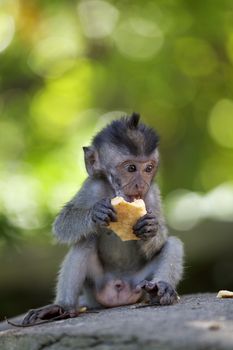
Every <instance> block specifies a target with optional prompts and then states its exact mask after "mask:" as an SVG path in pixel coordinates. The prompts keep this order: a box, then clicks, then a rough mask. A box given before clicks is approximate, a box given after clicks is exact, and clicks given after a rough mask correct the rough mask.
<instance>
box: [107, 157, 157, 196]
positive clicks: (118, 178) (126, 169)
mask: <svg viewBox="0 0 233 350" xmlns="http://www.w3.org/2000/svg"><path fill="white" fill-rule="evenodd" d="M157 167H158V160H157V159H156V158H155V157H151V158H150V159H148V158H147V159H143V158H141V159H139V158H138V157H137V158H131V159H127V160H125V161H124V162H122V163H119V164H118V165H117V166H116V167H115V169H114V171H111V183H112V186H113V188H114V189H115V192H116V195H118V196H122V197H124V198H125V199H126V200H127V201H129V202H132V201H133V200H134V199H140V198H142V199H144V198H145V196H146V194H147V192H148V190H149V188H150V186H151V182H152V180H153V178H154V176H155V174H156V171H157Z"/></svg>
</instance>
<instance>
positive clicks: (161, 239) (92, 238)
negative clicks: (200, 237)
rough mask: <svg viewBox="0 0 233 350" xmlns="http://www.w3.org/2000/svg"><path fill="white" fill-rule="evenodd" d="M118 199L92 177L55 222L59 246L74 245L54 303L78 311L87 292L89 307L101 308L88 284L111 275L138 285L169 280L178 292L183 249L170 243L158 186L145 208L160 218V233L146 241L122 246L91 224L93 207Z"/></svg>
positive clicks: (176, 242) (109, 233)
mask: <svg viewBox="0 0 233 350" xmlns="http://www.w3.org/2000/svg"><path fill="white" fill-rule="evenodd" d="M114 196H115V194H114V191H113V190H112V189H111V187H110V185H108V182H107V181H106V180H104V179H101V178H99V179H92V178H88V179H87V180H86V181H85V183H84V185H83V187H82V189H81V190H80V191H79V192H78V193H77V194H76V196H75V197H74V198H73V199H72V200H71V201H70V202H69V203H68V204H67V205H66V206H65V207H64V208H63V210H62V211H61V213H60V215H58V217H57V218H56V220H55V223H54V233H55V235H56V237H57V238H58V240H59V241H61V242H66V243H69V244H73V247H72V248H71V250H70V252H69V253H68V254H67V257H66V258H65V260H64V262H63V265H62V268H61V271H60V275H59V280H58V284H57V296H56V300H55V303H56V304H59V305H61V306H63V307H65V308H71V307H73V308H76V307H77V305H78V296H79V295H80V293H81V292H82V291H83V290H84V292H86V296H87V299H86V300H87V302H88V303H89V306H90V307H93V306H97V305H98V304H97V302H96V301H95V298H94V295H93V293H92V288H90V286H89V285H87V283H86V281H87V280H88V279H90V280H92V281H94V283H97V282H98V280H101V278H103V277H104V275H105V274H106V273H110V272H111V273H112V274H113V275H114V276H126V275H128V276H132V279H133V280H135V281H137V282H138V283H139V282H140V280H143V279H145V278H148V277H150V280H152V281H160V280H162V281H166V282H168V283H170V284H171V285H172V286H173V287H174V288H175V287H176V285H177V284H178V282H179V281H180V279H181V277H182V273H183V247H182V243H181V242H180V240H179V239H177V238H175V237H169V238H167V228H166V225H165V219H164V216H163V213H162V208H161V199H160V191H159V188H158V186H156V185H154V186H151V188H150V190H149V192H148V193H147V195H146V198H145V203H146V207H147V210H151V211H152V212H153V213H154V214H155V216H156V217H157V218H158V221H159V230H158V232H157V233H156V235H155V236H154V237H153V238H151V239H149V240H148V241H145V242H144V241H129V242H122V241H121V240H120V239H119V238H118V237H117V236H116V235H115V234H114V233H113V232H112V231H110V230H109V229H108V228H105V227H102V228H101V229H100V227H98V226H96V225H95V224H94V223H93V222H92V220H91V215H90V213H91V208H92V206H93V205H94V204H95V203H96V202H97V201H99V200H101V199H103V198H106V197H110V198H111V197H114ZM97 254H98V255H97Z"/></svg>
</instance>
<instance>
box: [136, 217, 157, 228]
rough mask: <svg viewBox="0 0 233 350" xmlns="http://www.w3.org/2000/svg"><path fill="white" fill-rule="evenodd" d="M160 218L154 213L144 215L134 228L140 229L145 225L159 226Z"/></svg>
mask: <svg viewBox="0 0 233 350" xmlns="http://www.w3.org/2000/svg"><path fill="white" fill-rule="evenodd" d="M157 225H158V220H157V219H156V217H155V216H154V215H144V216H142V217H141V218H140V219H139V220H138V221H137V222H136V224H135V225H134V227H133V229H134V230H136V231H137V230H140V229H141V228H143V227H144V226H157Z"/></svg>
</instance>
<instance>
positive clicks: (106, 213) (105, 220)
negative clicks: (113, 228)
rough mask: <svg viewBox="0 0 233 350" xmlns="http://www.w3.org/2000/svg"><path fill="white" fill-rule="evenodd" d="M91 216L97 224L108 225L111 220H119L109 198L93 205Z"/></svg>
mask: <svg viewBox="0 0 233 350" xmlns="http://www.w3.org/2000/svg"><path fill="white" fill-rule="evenodd" d="M91 218H92V220H93V221H94V223H95V224H97V225H100V226H108V225H109V223H110V221H117V215H116V212H115V209H114V208H113V206H112V204H111V200H110V199H109V198H106V199H102V200H100V201H99V202H97V203H95V205H94V206H93V207H92V211H91Z"/></svg>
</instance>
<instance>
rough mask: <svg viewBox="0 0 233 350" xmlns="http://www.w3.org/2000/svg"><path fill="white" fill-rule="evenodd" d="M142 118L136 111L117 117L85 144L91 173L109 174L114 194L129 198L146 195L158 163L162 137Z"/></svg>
mask: <svg viewBox="0 0 233 350" xmlns="http://www.w3.org/2000/svg"><path fill="white" fill-rule="evenodd" d="M139 119H140V115H139V114H136V113H133V114H132V115H131V116H130V117H123V118H121V119H119V120H114V121H113V122H112V123H111V124H109V125H107V126H106V127H105V128H104V129H103V130H101V131H100V132H99V133H98V134H97V135H96V136H95V137H94V138H93V141H92V145H91V146H90V147H83V150H84V154H85V164H86V169H87V172H88V174H89V176H91V177H106V178H107V180H108V181H109V183H110V185H111V187H112V189H113V191H114V192H115V195H117V196H122V197H124V198H125V199H126V200H128V201H133V200H134V199H139V198H142V199H143V198H145V196H146V194H147V192H148V190H149V188H150V185H151V182H152V180H153V178H154V176H155V174H156V171H157V168H158V163H159V152H158V143H159V137H158V135H157V133H156V132H155V131H154V130H153V129H151V128H149V127H147V126H146V125H144V124H142V123H139Z"/></svg>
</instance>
